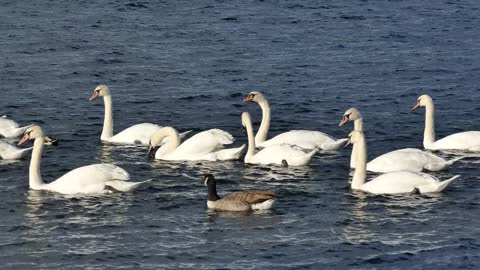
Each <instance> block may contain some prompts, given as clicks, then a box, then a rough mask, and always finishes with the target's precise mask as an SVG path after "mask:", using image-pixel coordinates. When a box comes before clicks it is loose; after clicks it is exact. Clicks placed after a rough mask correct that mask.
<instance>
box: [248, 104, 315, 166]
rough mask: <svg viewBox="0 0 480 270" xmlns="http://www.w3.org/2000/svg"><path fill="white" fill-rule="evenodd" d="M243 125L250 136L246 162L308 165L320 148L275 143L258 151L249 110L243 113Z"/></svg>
mask: <svg viewBox="0 0 480 270" xmlns="http://www.w3.org/2000/svg"><path fill="white" fill-rule="evenodd" d="M242 125H243V127H244V129H246V132H247V136H248V150H247V153H246V155H245V159H244V161H245V163H252V164H265V165H267V164H277V165H287V166H303V165H308V163H310V161H311V160H312V158H313V156H314V155H315V154H316V153H317V152H318V150H319V149H318V148H315V149H313V150H305V149H303V148H301V147H298V146H295V145H291V144H274V145H270V146H267V147H265V148H263V149H261V150H259V151H257V150H256V149H255V139H254V137H253V126H252V120H251V118H250V114H249V113H248V112H244V113H242Z"/></svg>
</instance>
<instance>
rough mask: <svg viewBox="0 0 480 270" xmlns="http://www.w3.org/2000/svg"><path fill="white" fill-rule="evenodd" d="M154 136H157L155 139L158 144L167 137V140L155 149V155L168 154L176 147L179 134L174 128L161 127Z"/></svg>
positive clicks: (178, 143)
mask: <svg viewBox="0 0 480 270" xmlns="http://www.w3.org/2000/svg"><path fill="white" fill-rule="evenodd" d="M155 136H157V138H156V141H157V143H158V144H160V143H161V142H162V141H163V140H164V139H165V138H167V142H166V143H165V144H164V145H163V146H162V147H160V149H158V150H157V153H156V156H161V155H165V154H168V153H170V152H172V151H174V150H175V149H177V147H178V146H179V145H180V134H178V131H177V130H176V129H174V128H171V127H165V128H162V129H161V130H159V131H158V132H157V133H156V134H155Z"/></svg>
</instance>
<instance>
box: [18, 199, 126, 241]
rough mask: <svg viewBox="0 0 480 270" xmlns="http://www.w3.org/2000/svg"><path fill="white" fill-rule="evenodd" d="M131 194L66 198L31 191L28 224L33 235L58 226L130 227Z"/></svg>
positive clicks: (27, 216) (28, 201) (26, 219)
mask: <svg viewBox="0 0 480 270" xmlns="http://www.w3.org/2000/svg"><path fill="white" fill-rule="evenodd" d="M128 194H129V193H118V194H98V195H64V194H60V193H55V192H49V191H43V190H29V191H28V193H27V196H26V200H25V205H26V207H27V210H26V212H25V214H24V216H25V222H26V223H27V226H28V227H29V228H30V233H31V234H32V235H35V234H37V233H42V231H44V230H45V231H48V230H51V229H52V227H55V226H67V227H68V226H69V225H83V226H87V227H90V226H98V225H120V224H126V223H127V222H128V213H127V212H128V209H129V208H130V207H131V206H132V204H133V203H134V198H135V195H132V196H129V195H128Z"/></svg>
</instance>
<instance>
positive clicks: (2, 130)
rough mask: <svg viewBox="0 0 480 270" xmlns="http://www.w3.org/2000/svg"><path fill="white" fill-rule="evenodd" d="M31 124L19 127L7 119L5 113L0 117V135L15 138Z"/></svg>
mask: <svg viewBox="0 0 480 270" xmlns="http://www.w3.org/2000/svg"><path fill="white" fill-rule="evenodd" d="M31 126H33V124H31V125H28V126H24V127H20V125H19V124H17V123H16V122H15V121H13V120H11V119H8V118H7V116H6V115H3V116H2V117H0V137H4V138H17V137H20V136H22V134H23V133H24V132H25V130H26V129H27V128H29V127H31Z"/></svg>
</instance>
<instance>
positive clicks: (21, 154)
mask: <svg viewBox="0 0 480 270" xmlns="http://www.w3.org/2000/svg"><path fill="white" fill-rule="evenodd" d="M32 149H33V147H29V148H24V149H20V150H18V151H13V152H12V153H9V154H5V155H3V156H2V158H3V159H10V160H14V159H21V158H23V157H24V156H26V155H27V154H28V153H29V152H31V151H32Z"/></svg>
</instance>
